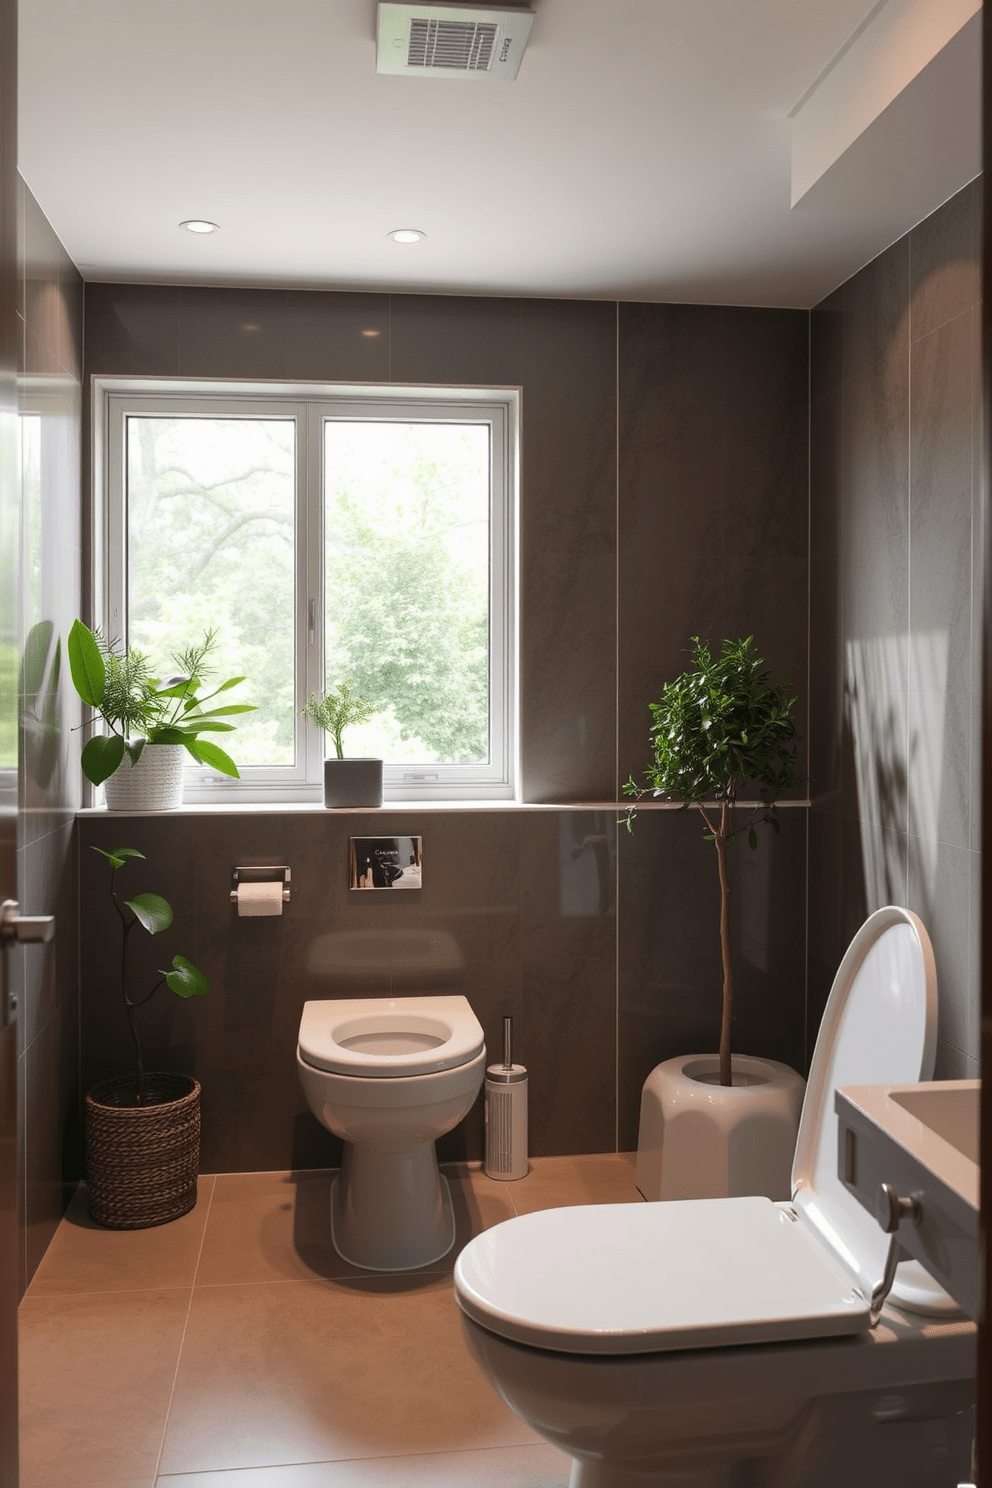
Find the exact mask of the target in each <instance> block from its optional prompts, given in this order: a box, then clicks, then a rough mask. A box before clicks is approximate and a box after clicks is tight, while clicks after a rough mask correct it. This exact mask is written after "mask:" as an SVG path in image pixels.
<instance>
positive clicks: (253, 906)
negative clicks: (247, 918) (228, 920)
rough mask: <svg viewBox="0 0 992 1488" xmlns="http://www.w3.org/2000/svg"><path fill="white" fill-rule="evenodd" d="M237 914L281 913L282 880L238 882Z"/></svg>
mask: <svg viewBox="0 0 992 1488" xmlns="http://www.w3.org/2000/svg"><path fill="white" fill-rule="evenodd" d="M238 914H239V915H281V914H282V881H281V880H280V879H272V880H271V881H270V882H268V883H239V884H238Z"/></svg>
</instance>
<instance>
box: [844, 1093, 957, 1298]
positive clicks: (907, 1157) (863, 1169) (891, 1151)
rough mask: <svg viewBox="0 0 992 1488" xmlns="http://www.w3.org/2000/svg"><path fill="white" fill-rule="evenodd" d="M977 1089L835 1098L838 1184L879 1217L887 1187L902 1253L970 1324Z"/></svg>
mask: <svg viewBox="0 0 992 1488" xmlns="http://www.w3.org/2000/svg"><path fill="white" fill-rule="evenodd" d="M980 1100H981V1081H979V1080H933V1081H931V1082H929V1083H924V1084H919V1085H859V1086H846V1087H845V1088H843V1089H841V1090H838V1091H837V1093H836V1097H835V1107H836V1111H837V1116H838V1151H837V1158H838V1169H837V1171H838V1174H839V1176H840V1178H841V1180H842V1182H843V1183H844V1186H845V1187H846V1188H848V1189H850V1191H851V1192H852V1193H853V1194H855V1195H856V1197H857V1198H858V1199H859V1200H860V1202H861V1203H862V1204H864V1206H865V1208H866V1209H870V1210H871V1211H872V1212H878V1211H879V1206H880V1203H881V1210H882V1212H884V1211H885V1210H886V1208H887V1205H886V1203H885V1201H884V1198H881V1197H880V1191H881V1188H882V1185H883V1184H889V1185H891V1187H892V1188H893V1189H894V1190H895V1192H896V1195H897V1196H898V1197H899V1198H901V1199H910V1200H914V1201H915V1214H914V1213H913V1212H911V1211H910V1206H909V1205H906V1206H905V1210H906V1212H905V1213H904V1214H903V1216H902V1218H901V1220H900V1222H899V1227H898V1234H899V1242H900V1244H901V1245H902V1246H903V1248H904V1250H906V1251H908V1252H909V1254H910V1255H912V1256H914V1257H915V1259H916V1260H918V1261H919V1262H920V1264H921V1265H923V1266H925V1267H926V1269H927V1270H928V1271H929V1272H930V1274H931V1276H933V1277H934V1278H935V1279H936V1280H937V1281H939V1282H940V1284H941V1286H943V1287H944V1288H945V1289H946V1290H947V1291H948V1292H950V1294H951V1296H952V1297H953V1298H954V1300H955V1301H956V1302H957V1304H958V1306H959V1307H962V1308H963V1309H964V1311H965V1312H966V1313H967V1314H968V1315H969V1317H972V1318H977V1317H978V1307H979V1250H978V1216H979V1179H980V1168H979V1160H978V1129H979V1105H980Z"/></svg>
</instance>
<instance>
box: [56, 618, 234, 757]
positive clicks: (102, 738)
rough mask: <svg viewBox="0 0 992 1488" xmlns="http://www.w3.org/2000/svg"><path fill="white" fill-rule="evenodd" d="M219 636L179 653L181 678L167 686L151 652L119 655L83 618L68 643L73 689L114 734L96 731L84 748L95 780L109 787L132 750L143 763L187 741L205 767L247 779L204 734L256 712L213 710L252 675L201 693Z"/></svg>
mask: <svg viewBox="0 0 992 1488" xmlns="http://www.w3.org/2000/svg"><path fill="white" fill-rule="evenodd" d="M215 639H216V632H215V631H212V630H208V631H207V632H206V634H205V635H204V637H203V640H202V641H201V643H200V644H199V645H198V646H188V647H187V648H186V650H185V651H180V652H178V653H177V654H176V655H175V656H173V658H172V660H173V662H174V663H175V665H176V666H177V668H178V672H177V674H176V675H175V676H173V677H168V678H166V679H165V680H164V681H160V680H159V679H158V678H157V677H153V676H152V674H151V664H150V663H149V661H148V658H147V656H145V654H144V652H142V651H139V650H137V649H136V648H135V647H133V646H132V647H128V648H127V649H125V650H124V651H121V652H118V651H116V650H115V649H114V647H113V646H112V645H111V644H109V643H108V642H107V641H105V640H104V639H103V638H102V636H100V635H99V634H98V633H95V632H94V631H92V630H90V629H89V627H88V626H86V625H84V624H83V622H82V621H81V620H76V621H74V622H73V625H72V629H71V630H70V631H69V637H68V640H67V643H66V649H67V651H68V653H69V668H70V671H71V672H72V681H73V685H74V687H75V689H76V691H77V692H78V693H79V696H80V697H81V698H82V700H83V702H84V703H87V704H88V705H89V706H90V707H91V708H95V709H96V711H97V712H98V713H99V715H100V717H101V718H102V719H103V721H104V723H105V724H106V725H107V728H108V729H109V730H110V734H109V736H108V735H106V734H95V735H94V736H93V737H92V738H91V739H89V740H88V741H87V742H86V744H85V745H84V746H83V754H82V767H83V774H84V775H85V776H86V778H87V780H89V781H91V782H92V784H93V785H102V784H103V782H104V781H105V780H107V779H108V778H109V777H110V776H111V775H113V773H114V771H115V770H116V769H117V767H118V765H119V764H120V763H121V760H122V759H123V758H124V755H125V753H126V754H127V755H128V758H129V759H130V760H131V763H132V764H133V765H136V764H137V763H138V760H139V759H140V757H141V751H142V750H143V749H144V747H145V745H146V744H182V745H184V746H185V748H186V749H187V750H188V751H189V753H190V754H191V755H192V756H193V758H194V759H195V760H196V762H197V763H198V764H201V765H207V766H209V767H210V768H211V769H212V770H219V771H220V773H221V774H222V775H231V776H233V777H234V778H235V779H238V778H239V776H238V767H237V765H236V764H235V763H234V761H233V759H231V756H230V755H229V754H227V753H226V752H225V751H224V750H223V749H221V748H220V746H219V745H217V744H213V743H211V742H210V741H209V740H207V739H201V738H200V735H201V734H204V733H231V732H232V731H233V730H234V727H235V725H234V724H233V723H230V722H229V721H228V720H229V719H230V718H232V717H234V716H235V715H237V714H239V713H254V712H255V711H256V710H255V707H254V704H252V703H226V704H223V705H222V706H220V707H213V708H208V707H207V706H206V704H208V703H211V702H212V701H213V699H214V698H216V697H219V696H220V695H221V693H224V692H229V691H230V689H231V688H232V687H237V686H238V684H239V683H240V682H243V681H244V680H245V679H244V677H229V678H228V679H227V681H226V682H222V683H221V684H220V685H219V686H218V687H215V688H213V690H212V691H211V692H208V693H207V694H206V695H205V696H204V697H201V696H200V689H201V687H203V685H204V683H205V681H206V678H207V677H208V676H209V675H210V673H209V668H208V667H207V666H206V661H207V658H208V657H209V655H210V652H211V650H212V649H213V645H214V641H215Z"/></svg>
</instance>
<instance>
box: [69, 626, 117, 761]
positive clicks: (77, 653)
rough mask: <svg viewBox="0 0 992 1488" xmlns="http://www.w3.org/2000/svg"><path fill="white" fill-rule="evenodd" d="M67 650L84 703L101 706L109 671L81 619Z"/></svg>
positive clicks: (71, 635) (98, 648)
mask: <svg viewBox="0 0 992 1488" xmlns="http://www.w3.org/2000/svg"><path fill="white" fill-rule="evenodd" d="M66 650H67V651H68V653H69V670H70V671H71V672H72V685H73V687H75V689H76V691H77V692H78V693H79V696H80V697H81V698H82V700H83V702H84V703H88V704H89V706H90V707H91V708H99V706H100V704H101V703H102V702H103V693H104V689H105V687H106V685H107V671H106V668H105V666H104V664H103V657H102V656H101V655H100V647H99V646H98V645H97V641H96V636H95V635H94V634H93V632H92V631H91V630H90V629H89V627H88V626H86V625H84V624H83V622H82V621H81V620H74V621H73V622H72V628H71V630H70V631H69V636H68V639H67V641H66ZM111 773H113V772H111ZM104 779H106V776H104ZM93 783H94V784H95V785H99V783H100V782H99V781H98V780H97V781H94V782H93Z"/></svg>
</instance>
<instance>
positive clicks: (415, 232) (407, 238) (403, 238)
mask: <svg viewBox="0 0 992 1488" xmlns="http://www.w3.org/2000/svg"><path fill="white" fill-rule="evenodd" d="M389 236H390V237H391V238H392V240H393V242H394V243H419V242H420V240H421V238H426V236H427V234H426V233H425V232H421V231H420V229H419V227H397V228H395V229H394V231H393V232H391V233H390V234H389Z"/></svg>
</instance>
